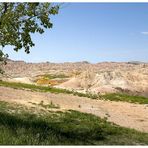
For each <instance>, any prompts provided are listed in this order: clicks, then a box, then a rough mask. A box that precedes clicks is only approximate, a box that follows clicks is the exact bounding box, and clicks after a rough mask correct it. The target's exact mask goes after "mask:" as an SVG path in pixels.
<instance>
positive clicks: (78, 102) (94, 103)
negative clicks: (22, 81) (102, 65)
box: [0, 87, 148, 132]
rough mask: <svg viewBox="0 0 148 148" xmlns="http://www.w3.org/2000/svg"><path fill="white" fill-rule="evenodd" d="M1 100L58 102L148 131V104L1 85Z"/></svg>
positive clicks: (63, 105) (26, 103) (26, 102)
mask: <svg viewBox="0 0 148 148" xmlns="http://www.w3.org/2000/svg"><path fill="white" fill-rule="evenodd" d="M0 100H2V101H7V102H10V103H11V102H15V103H20V104H24V105H26V106H32V105H33V103H36V104H39V103H40V102H41V101H44V103H45V104H49V103H50V102H51V101H52V102H53V103H54V104H58V105H59V106H60V109H62V110H68V109H72V110H77V111H81V112H85V113H91V114H94V115H96V116H99V117H102V118H104V117H106V118H107V120H108V121H110V122H113V123H115V124H117V125H120V126H123V127H128V128H133V129H136V130H138V131H142V132H148V104H145V105H140V104H133V103H127V102H115V101H104V100H92V99H89V98H84V97H78V96H73V95H68V94H53V93H42V92H32V91H28V90H18V89H13V88H7V87H0Z"/></svg>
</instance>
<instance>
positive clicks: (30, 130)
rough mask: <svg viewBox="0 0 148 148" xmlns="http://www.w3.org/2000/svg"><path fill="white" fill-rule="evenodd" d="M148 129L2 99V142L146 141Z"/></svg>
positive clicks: (47, 143)
mask: <svg viewBox="0 0 148 148" xmlns="http://www.w3.org/2000/svg"><path fill="white" fill-rule="evenodd" d="M147 139H148V133H141V132H138V131H135V130H132V129H127V128H122V127H120V126H117V125H115V124H112V123H109V122H107V121H106V120H105V119H101V118H98V117H96V116H94V115H91V114H85V113H80V112H77V111H72V110H70V111H67V112H59V111H58V112H45V111H41V112H40V114H39V113H36V109H35V108H34V110H33V109H32V110H31V109H30V110H29V109H26V108H25V107H22V106H19V105H15V104H11V105H10V104H8V103H5V102H0V144H1V145H147V144H148V140H147Z"/></svg>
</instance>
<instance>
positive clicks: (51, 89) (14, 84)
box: [0, 81, 98, 99]
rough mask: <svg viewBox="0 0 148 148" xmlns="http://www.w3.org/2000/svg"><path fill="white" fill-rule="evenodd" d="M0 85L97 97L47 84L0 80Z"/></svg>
mask: <svg viewBox="0 0 148 148" xmlns="http://www.w3.org/2000/svg"><path fill="white" fill-rule="evenodd" d="M0 86H5V87H12V88H15V89H30V90H32V91H41V92H51V93H65V94H73V95H75V96H79V97H88V98H92V99H97V98H98V95H93V94H83V93H79V92H74V91H69V90H66V89H59V88H54V87H49V86H48V87H47V86H38V85H32V84H25V83H15V82H5V81H0Z"/></svg>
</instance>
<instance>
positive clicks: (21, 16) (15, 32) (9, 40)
mask: <svg viewBox="0 0 148 148" xmlns="http://www.w3.org/2000/svg"><path fill="white" fill-rule="evenodd" d="M58 11H59V5H55V4H52V3H18V2H14V3H7V2H3V3H0V45H1V46H2V47H5V46H6V45H12V46H13V47H14V48H13V49H14V50H15V51H18V50H19V49H22V48H24V50H25V52H26V53H29V52H30V48H31V47H32V46H34V45H35V44H34V43H33V41H32V39H31V34H32V33H36V32H38V33H40V34H42V33H44V29H46V28H47V29H49V28H52V26H53V24H52V22H51V20H50V18H51V15H55V14H58ZM0 52H1V54H0V56H1V59H3V57H4V53H3V52H2V51H0ZM2 56H3V57H2Z"/></svg>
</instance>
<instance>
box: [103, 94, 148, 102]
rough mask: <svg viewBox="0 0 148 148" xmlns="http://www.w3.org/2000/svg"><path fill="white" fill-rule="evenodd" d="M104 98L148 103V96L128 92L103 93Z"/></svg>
mask: <svg viewBox="0 0 148 148" xmlns="http://www.w3.org/2000/svg"><path fill="white" fill-rule="evenodd" d="M102 98H104V99H106V100H111V101H124V102H130V103H139V104H148V98H146V97H142V96H131V95H128V94H117V93H112V94H106V95H102Z"/></svg>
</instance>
